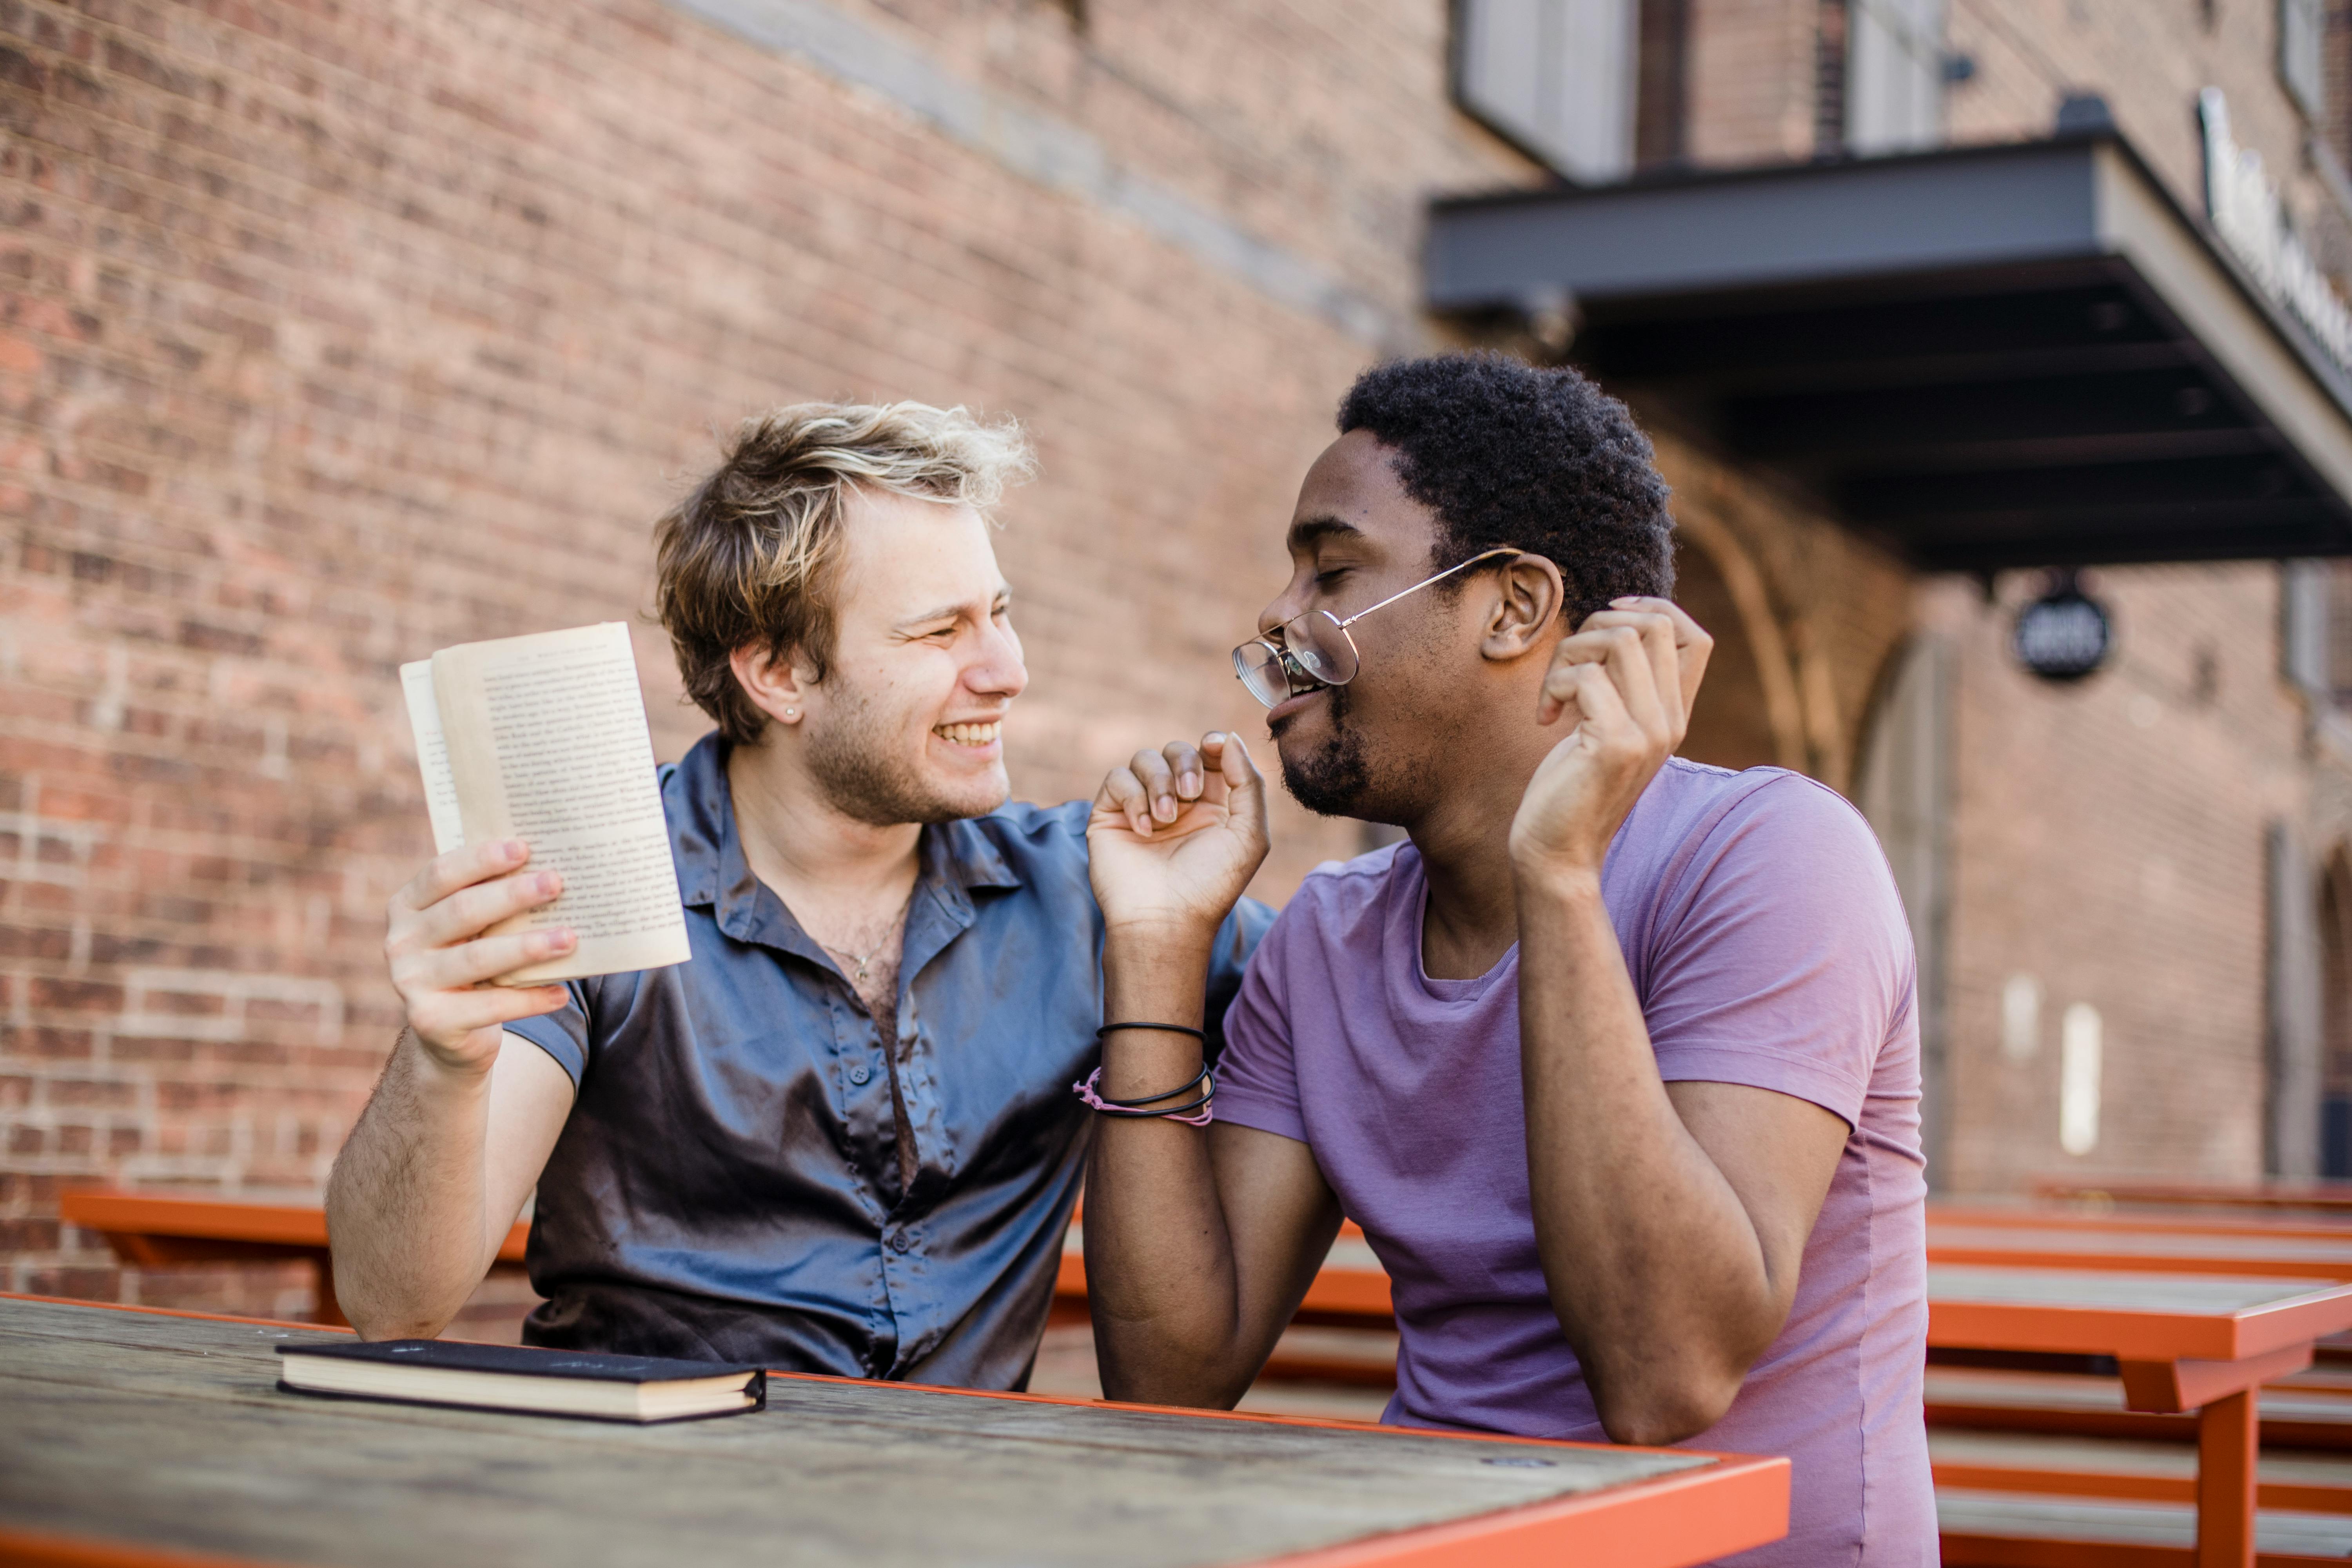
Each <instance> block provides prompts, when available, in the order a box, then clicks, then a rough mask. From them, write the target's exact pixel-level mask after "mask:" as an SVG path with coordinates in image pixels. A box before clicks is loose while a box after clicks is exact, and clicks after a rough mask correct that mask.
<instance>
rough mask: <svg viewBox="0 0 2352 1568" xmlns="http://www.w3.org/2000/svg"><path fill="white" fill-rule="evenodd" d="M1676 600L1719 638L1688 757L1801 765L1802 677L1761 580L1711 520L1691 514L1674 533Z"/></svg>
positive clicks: (1694, 711) (1737, 764) (1696, 707)
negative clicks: (1799, 688) (1794, 666)
mask: <svg viewBox="0 0 2352 1568" xmlns="http://www.w3.org/2000/svg"><path fill="white" fill-rule="evenodd" d="M1675 603H1677V604H1679V605H1682V607H1683V608H1684V609H1685V610H1688V611H1689V612H1690V616H1691V618H1692V619H1693V620H1695V621H1696V622H1697V623H1698V624H1699V625H1700V626H1705V627H1706V629H1707V631H1708V633H1709V634H1710V635H1711V636H1713V637H1714V638H1715V653H1714V655H1713V657H1712V658H1709V659H1708V661H1707V667H1706V683H1705V684H1704V685H1702V686H1701V687H1700V688H1699V692H1698V700H1697V701H1696V702H1695V703H1694V704H1692V707H1691V717H1690V732H1689V734H1688V735H1687V736H1685V739H1684V741H1683V745H1682V754H1683V755H1684V756H1685V757H1688V758H1690V759H1691V760H1692V761H1693V762H1696V763H1713V764H1714V765H1715V766H1717V767H1719V768H1734V769H1738V768H1753V767H1759V766H1763V765H1766V764H1778V765H1780V766H1781V767H1790V768H1801V767H1803V766H1804V759H1805V750H1804V737H1803V732H1802V721H1801V718H1800V717H1799V712H1798V704H1797V695H1796V679H1795V677H1794V675H1793V674H1792V673H1791V672H1790V668H1789V661H1788V654H1787V651H1786V649H1785V648H1784V647H1783V646H1782V644H1781V640H1780V628H1779V627H1778V626H1776V625H1774V624H1773V623H1772V619H1771V611H1770V608H1769V605H1767V604H1766V603H1765V595H1764V584H1763V578H1762V576H1761V575H1760V574H1759V573H1758V572H1757V570H1756V567H1755V565H1754V563H1752V562H1750V561H1749V560H1748V558H1747V556H1746V555H1745V554H1744V553H1743V552H1740V550H1739V548H1738V544H1737V543H1736V542H1734V541H1733V540H1732V539H1731V538H1730V536H1729V534H1728V533H1727V531H1725V530H1724V529H1723V527H1722V526H1721V525H1720V524H1718V523H1716V522H1714V521H1712V520H1710V519H1705V518H1701V517H1695V516H1686V517H1685V518H1684V519H1683V520H1682V522H1681V526H1680V527H1678V528H1677V529H1676V531H1675Z"/></svg>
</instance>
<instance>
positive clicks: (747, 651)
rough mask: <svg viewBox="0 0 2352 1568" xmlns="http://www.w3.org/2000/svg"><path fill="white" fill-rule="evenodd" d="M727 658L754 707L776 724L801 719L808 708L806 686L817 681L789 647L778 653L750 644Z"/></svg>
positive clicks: (788, 723) (797, 721)
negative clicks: (794, 656) (801, 664)
mask: <svg viewBox="0 0 2352 1568" xmlns="http://www.w3.org/2000/svg"><path fill="white" fill-rule="evenodd" d="M727 662H728V665H729V667H730V668H732V669H733V670H734V671H735V682H736V684H737V685H739V686H740V687H741V688H742V689H743V693H744V695H745V696H747V697H749V698H751V705H752V706H753V707H754V708H757V709H758V710H760V711H761V712H762V713H765V714H766V715H767V716H768V717H769V718H770V719H772V720H773V721H775V722H777V723H779V724H783V725H786V726H793V725H797V724H798V723H799V722H800V721H801V715H802V714H803V713H804V712H805V711H807V710H808V703H807V701H806V700H805V699H806V696H807V692H808V689H809V688H810V687H812V686H814V685H815V684H816V681H815V678H814V674H813V673H812V672H811V671H809V670H806V669H803V668H801V666H800V664H799V662H798V661H797V660H795V659H794V658H793V656H792V653H791V652H790V651H789V650H787V651H785V652H782V653H778V652H775V651H773V650H772V649H769V648H765V647H760V646H758V645H757V644H753V645H751V646H749V647H739V648H737V649H736V650H735V651H734V652H733V653H731V654H730V655H729V656H728V658H727Z"/></svg>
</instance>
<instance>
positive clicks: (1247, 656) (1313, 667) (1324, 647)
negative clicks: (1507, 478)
mask: <svg viewBox="0 0 2352 1568" xmlns="http://www.w3.org/2000/svg"><path fill="white" fill-rule="evenodd" d="M1526 553H1527V552H1525V551H1523V550H1521V549H1519V548H1518V547H1517V545H1511V544H1506V545H1501V546H1498V547H1497V548H1496V549H1493V550H1489V551H1487V552H1485V553H1483V554H1479V555H1473V556H1472V557H1470V559H1469V560H1467V561H1465V562H1462V563H1459V564H1457V565H1453V566H1448V567H1447V568H1446V569H1445V570H1444V571H1443V572H1440V573H1438V574H1437V575H1435V576H1433V577H1423V579H1422V580H1421V581H1420V582H1418V583H1415V584H1413V585H1412V587H1410V588H1405V589H1401V590H1400V591H1398V592H1396V593H1393V594H1391V595H1389V596H1388V597H1387V598H1385V599H1382V600H1381V602H1380V603H1379V604H1377V605H1370V607H1368V608H1365V609H1361V610H1358V611H1357V612H1356V613H1355V614H1354V615H1352V616H1349V617H1348V618H1347V619H1346V620H1344V621H1343V620H1341V619H1339V616H1335V615H1333V614H1332V613H1331V612H1330V611H1328V610H1308V611H1307V612H1306V613H1304V614H1303V615H1297V616H1291V617H1290V619H1288V620H1286V621H1285V622H1283V623H1282V625H1281V626H1277V627H1276V628H1275V629H1274V630H1273V631H1271V632H1267V633H1265V634H1263V635H1261V636H1259V637H1252V638H1251V639H1250V640H1249V641H1247V642H1245V643H1244V644H1242V645H1241V647H1237V648H1235V649H1234V674H1235V675H1237V676H1239V677H1240V678H1241V683H1242V684H1243V685H1244V686H1245V687H1247V688H1248V689H1249V694H1250V695H1251V696H1252V697H1255V698H1256V699H1257V700H1259V701H1260V702H1263V703H1264V704H1265V705H1266V706H1267V707H1268V708H1271V707H1273V706H1274V705H1275V704H1276V703H1277V702H1280V701H1283V700H1286V699H1287V698H1292V697H1296V696H1297V695H1299V694H1300V693H1301V692H1305V691H1312V690H1314V689H1316V688H1317V687H1318V686H1345V685H1347V684H1348V682H1349V681H1351V680H1353V679H1356V670H1357V668H1359V667H1360V664H1361V663H1362V661H1361V660H1360V658H1358V657H1357V654H1356V639H1355V638H1353V637H1349V635H1348V628H1349V626H1354V625H1355V624H1356V623H1357V622H1358V621H1360V620H1362V619H1363V618H1364V617H1365V616H1369V615H1370V614H1371V613H1372V611H1373V610H1381V609H1386V608H1387V607H1388V606H1389V605H1393V604H1395V603H1396V602H1397V601H1398V600H1399V599H1402V598H1403V597H1404V596H1405V595H1407V594H1418V593H1420V592H1421V591H1422V590H1423V588H1426V587H1428V586H1429V585H1430V584H1432V583H1440V582H1443V581H1444V580H1445V579H1446V578H1448V577H1451V576H1453V575H1454V574H1455V573H1456V572H1466V571H1468V570H1469V569H1470V568H1471V567H1473V566H1475V565H1477V564H1478V563H1480V562H1481V561H1491V560H1493V559H1494V558H1495V557H1496V556H1497V555H1524V554H1526ZM1277 639H1279V640H1277Z"/></svg>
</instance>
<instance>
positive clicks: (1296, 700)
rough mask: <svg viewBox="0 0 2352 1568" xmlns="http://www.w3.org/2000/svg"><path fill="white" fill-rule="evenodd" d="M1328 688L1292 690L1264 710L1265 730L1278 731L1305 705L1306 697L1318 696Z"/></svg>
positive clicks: (1315, 687)
mask: <svg viewBox="0 0 2352 1568" xmlns="http://www.w3.org/2000/svg"><path fill="white" fill-rule="evenodd" d="M1330 689H1331V688H1329V687H1328V686H1313V687H1309V688H1308V689H1306V690H1305V691H1297V692H1293V693H1292V694H1291V695H1289V696H1288V697H1286V698H1284V699H1283V700H1281V701H1279V702H1277V703H1276V704H1275V705H1274V706H1273V707H1272V708H1269V709H1267V710H1266V714H1265V727H1266V729H1267V731H1269V732H1274V731H1279V730H1280V729H1281V728H1282V726H1283V725H1284V724H1286V723H1287V722H1288V721H1290V720H1291V719H1292V718H1293V717H1295V716H1296V715H1297V713H1298V712H1299V711H1300V710H1303V709H1304V708H1305V707H1306V706H1307V700H1308V699H1310V698H1316V697H1320V696H1322V695H1323V694H1324V693H1325V692H1327V691H1328V690H1330Z"/></svg>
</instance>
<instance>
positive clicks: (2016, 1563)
mask: <svg viewBox="0 0 2352 1568" xmlns="http://www.w3.org/2000/svg"><path fill="white" fill-rule="evenodd" d="M1936 1519H1937V1529H1938V1531H1940V1532H1941V1534H1942V1536H1943V1548H1944V1565H1945V1568H2189V1565H2191V1564H2193V1563H2195V1561H2196V1541H2197V1510H2195V1509H2194V1508H2192V1507H2189V1506H2188V1505H2185V1504H2176V1503H2162V1502H2122V1501H2107V1500H2098V1499H2077V1498H2053V1497H2035V1496H2031V1495H2024V1494H2020V1493H2013V1492H1997V1491H1979V1490H1975V1489H1969V1488H1962V1487H1946V1486H1938V1487H1937V1489H1936ZM2254 1529H2255V1537H2256V1548H2257V1552H2258V1556H2257V1558H2256V1563H2257V1564H2258V1568H2302V1565H2303V1564H2306V1563H2338V1564H2340V1563H2342V1562H2343V1561H2344V1559H2345V1558H2346V1557H2347V1556H2352V1519H2346V1518H2340V1517H2336V1516H2331V1515H2326V1514H2309V1513H2289V1512H2284V1511H2280V1510H2263V1513H2262V1514H2261V1515H2260V1516H2259V1517H2258V1518H2257V1519H2256V1521H2255V1526H2254Z"/></svg>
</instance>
